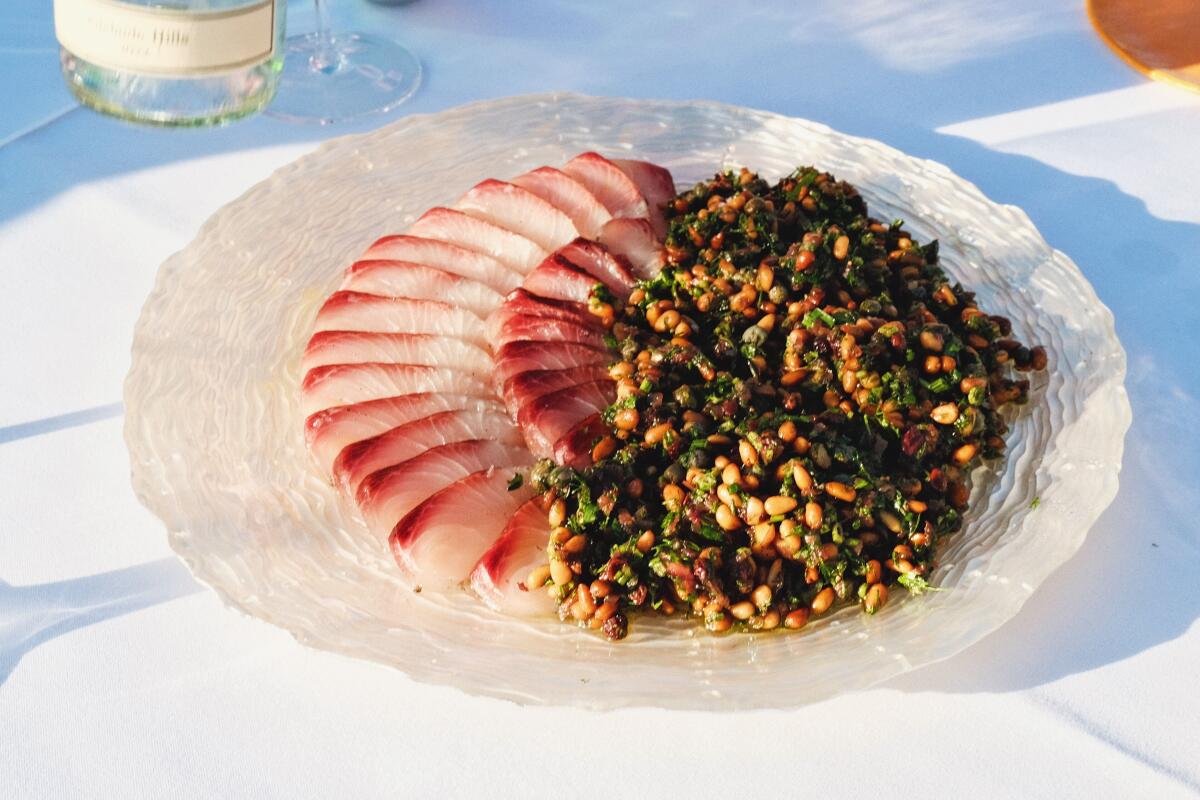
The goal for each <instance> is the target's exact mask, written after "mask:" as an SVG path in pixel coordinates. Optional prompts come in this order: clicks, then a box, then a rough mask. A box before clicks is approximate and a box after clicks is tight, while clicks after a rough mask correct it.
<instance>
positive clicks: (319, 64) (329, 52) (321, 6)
mask: <svg viewBox="0 0 1200 800" xmlns="http://www.w3.org/2000/svg"><path fill="white" fill-rule="evenodd" d="M313 6H314V8H315V10H316V14H317V30H316V37H317V47H316V50H315V51H314V52H313V54H312V57H311V58H310V59H309V63H310V64H311V65H312V68H313V69H315V70H318V71H321V72H325V71H327V70H330V69H333V68H335V67H336V66H337V62H338V55H337V50H336V48H334V46H333V31H332V30H330V28H329V5H328V0H313Z"/></svg>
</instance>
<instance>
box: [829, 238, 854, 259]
mask: <svg viewBox="0 0 1200 800" xmlns="http://www.w3.org/2000/svg"><path fill="white" fill-rule="evenodd" d="M849 253H850V237H849V236H846V235H845V234H843V235H841V236H839V237H838V238H837V239H835V240H834V242H833V257H834V258H836V259H837V260H838V261H843V260H845V258H846V256H847V255H849Z"/></svg>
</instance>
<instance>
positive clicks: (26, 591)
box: [0, 558, 203, 684]
mask: <svg viewBox="0 0 1200 800" xmlns="http://www.w3.org/2000/svg"><path fill="white" fill-rule="evenodd" d="M202 588H203V587H202V586H200V584H198V583H196V581H195V580H193V579H192V576H191V574H190V573H189V572H188V571H187V568H186V567H184V565H183V564H182V563H180V561H179V560H178V559H176V558H162V559H159V560H157V561H149V562H146V563H145V564H138V565H137V566H133V567H125V568H124V569H118V570H113V571H112V572H102V573H100V574H97V575H88V576H86V577H82V578H72V579H70V580H65V581H56V582H54V583H44V584H35V585H31V586H13V585H11V584H8V583H5V582H3V581H0V684H3V683H4V682H5V681H7V680H8V676H9V675H11V674H12V672H13V670H14V669H15V668H16V666H17V664H18V663H20V661H21V659H22V658H23V657H24V656H25V654H26V653H29V652H30V651H31V650H33V649H34V648H35V647H37V646H38V645H40V644H43V643H44V642H48V641H50V640H51V639H54V638H55V637H58V636H62V635H63V634H65V633H70V632H71V631H74V630H78V629H79V628H83V627H86V626H88V625H93V624H95V623H97V622H103V621H104V620H108V619H113V618H114V617H119V616H122V615H124V614H128V613H130V612H131V611H138V610H140V609H143V608H149V607H150V606H155V605H158V604H159V603H165V602H167V601H168V600H174V599H175V598H177V597H184V596H186V595H189V594H193V593H195V592H198V591H200V590H201V589H202Z"/></svg>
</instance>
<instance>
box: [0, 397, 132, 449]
mask: <svg viewBox="0 0 1200 800" xmlns="http://www.w3.org/2000/svg"><path fill="white" fill-rule="evenodd" d="M124 411H125V405H124V404H123V403H108V404H106V405H102V406H92V407H91V408H84V409H81V410H79V411H71V412H69V413H67V414H57V415H55V416H53V417H45V418H43V419H35V420H32V421H30V422H21V423H18V424H16V425H7V426H5V427H0V444H4V443H5V442H15V441H16V440H17V439H28V438H30V437H32V436H41V435H42V434H43V433H53V432H54V431H61V430H63V429H65V428H75V427H78V426H80V425H88V424H90V423H93V422H100V421H102V420H106V419H112V418H113V417H119V416H121V414H123V413H124Z"/></svg>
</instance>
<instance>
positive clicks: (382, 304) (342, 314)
mask: <svg viewBox="0 0 1200 800" xmlns="http://www.w3.org/2000/svg"><path fill="white" fill-rule="evenodd" d="M313 330H314V331H372V332H376V333H432V334H439V335H442V336H455V337H458V338H459V339H466V340H467V341H469V342H474V343H475V344H478V345H480V346H481V347H486V346H487V328H486V326H485V325H484V323H483V320H481V319H480V318H479V317H477V316H475V315H474V314H472V313H471V312H470V311H468V310H467V309H465V308H459V307H458V306H452V305H450V304H449V303H439V302H436V301H433V300H407V299H405V298H401V297H380V296H379V295H374V294H363V293H362V292H344V291H341V292H334V293H333V294H331V295H330V296H329V299H328V300H326V301H325V305H323V306H321V310H320V311H318V312H317V322H316V326H315V327H314V328H313Z"/></svg>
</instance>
